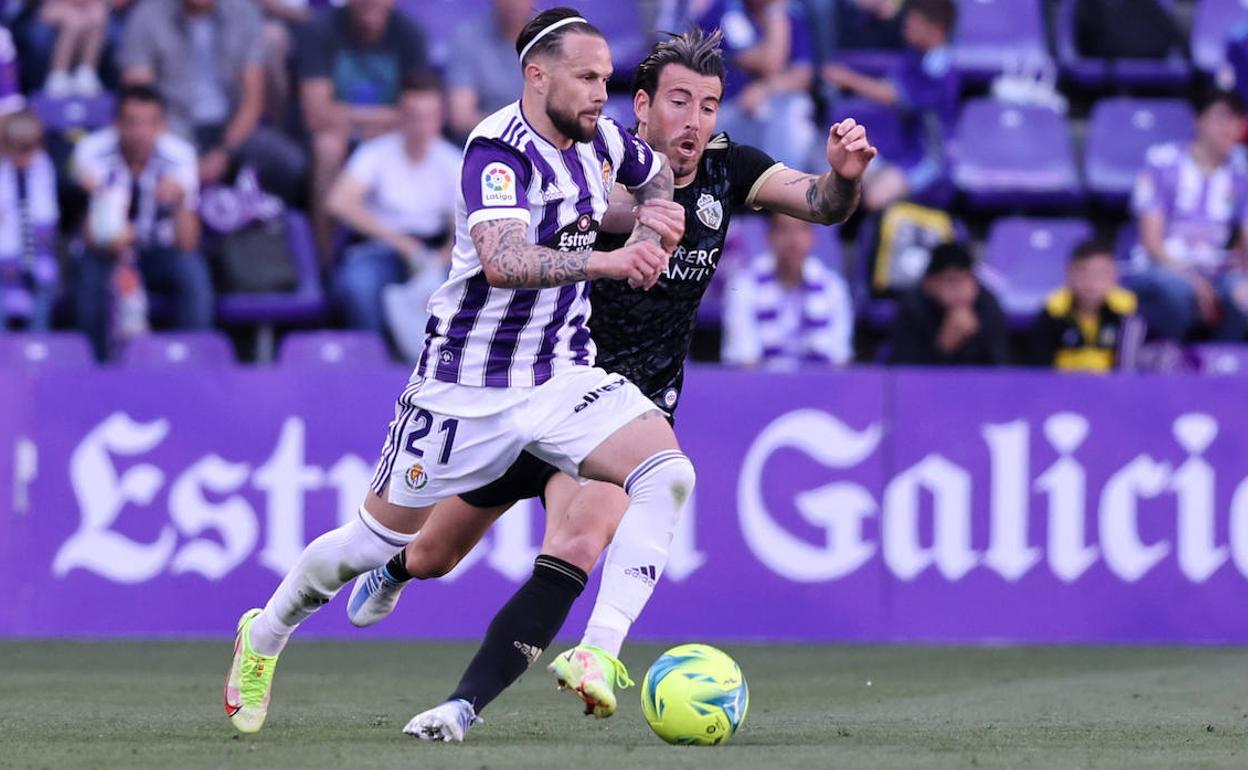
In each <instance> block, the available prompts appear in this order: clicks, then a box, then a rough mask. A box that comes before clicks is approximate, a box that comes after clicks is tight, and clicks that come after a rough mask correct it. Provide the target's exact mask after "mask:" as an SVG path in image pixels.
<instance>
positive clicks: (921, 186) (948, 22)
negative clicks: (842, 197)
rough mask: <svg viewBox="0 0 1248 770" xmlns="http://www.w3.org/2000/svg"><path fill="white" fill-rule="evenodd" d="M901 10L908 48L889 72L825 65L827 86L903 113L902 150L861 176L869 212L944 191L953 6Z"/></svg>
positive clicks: (913, 5)
mask: <svg viewBox="0 0 1248 770" xmlns="http://www.w3.org/2000/svg"><path fill="white" fill-rule="evenodd" d="M903 13H904V16H903V32H904V34H905V38H906V44H907V46H909V48H908V50H907V51H906V55H905V56H904V57H903V59H902V61H901V63H900V64H899V65H898V67H897V69H896V70H895V71H894V72H893V73H891V74H890V75H889V76H888V77H885V78H883V79H876V78H872V77H868V76H866V75H863V74H861V73H858V72H854V71H853V70H851V69H849V68H848V67H845V66H842V65H840V64H826V65H824V67H823V78H824V80H825V81H826V82H827V83H828V84H829V85H831V86H834V87H836V88H841V89H844V90H846V91H850V92H852V93H856V94H859V95H861V96H862V97H863V98H866V99H869V100H871V101H873V102H877V103H879V104H883V105H885V106H889V107H895V108H896V109H897V110H899V111H900V112H901V117H902V120H903V129H904V138H903V142H904V144H905V145H906V146H905V149H903V150H899V151H898V153H897V157H894V158H884V159H883V160H884V161H885V163H883V164H878V167H877V169H876V170H875V172H874V173H872V174H871V175H869V176H868V177H867V179H866V180H864V185H863V204H864V205H865V206H866V207H867V209H868V210H870V211H879V210H881V209H883V208H885V207H887V206H888V204H890V203H892V202H894V201H896V200H900V199H903V198H911V199H916V200H919V201H923V202H928V203H939V202H941V198H942V196H943V195H947V190H948V181H947V179H948V173H949V168H948V163H947V161H946V157H945V155H946V151H945V147H946V144H947V141H948V138H949V137H952V136H953V127H954V121H955V120H956V119H957V109H958V79H957V74H956V73H955V72H954V70H953V61H952V55H951V52H950V49H949V39H950V36H951V35H952V34H953V27H954V24H955V23H956V20H957V6H956V5H954V3H953V0H908V2H907V3H906V6H905V10H904V12H903ZM851 117H852V116H851Z"/></svg>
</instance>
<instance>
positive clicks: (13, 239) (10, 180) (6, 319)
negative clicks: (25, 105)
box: [0, 112, 60, 331]
mask: <svg viewBox="0 0 1248 770" xmlns="http://www.w3.org/2000/svg"><path fill="white" fill-rule="evenodd" d="M59 221H60V209H59V208H58V207H57V202H56V169H55V168H54V167H53V165H52V160H51V159H50V158H49V157H48V155H47V153H45V152H44V151H43V124H42V123H40V122H39V118H37V117H35V115H34V114H33V113H30V112H19V113H16V114H14V115H10V116H8V117H7V118H6V119H5V121H4V122H3V123H0V329H3V328H4V327H6V326H11V325H14V324H15V323H20V324H21V325H22V326H24V327H25V328H28V329H31V330H34V331H46V330H47V329H49V328H51V326H52V305H53V303H54V302H55V301H56V295H57V290H58V284H59V279H60V273H59V269H58V267H57V262H56V254H55V251H54V249H55V238H56V228H57V225H58V223H59Z"/></svg>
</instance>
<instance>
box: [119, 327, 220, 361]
mask: <svg viewBox="0 0 1248 770" xmlns="http://www.w3.org/2000/svg"><path fill="white" fill-rule="evenodd" d="M121 361H122V363H123V364H124V365H126V366H143V367H166V366H196V367H207V366H232V365H233V364H234V348H233V346H232V345H231V344H230V340H229V339H228V338H227V337H226V336H225V335H224V334H222V333H221V332H218V331H199V332H160V333H157V334H144V335H142V336H139V337H135V338H134V339H133V340H131V341H130V342H129V343H127V344H126V347H125V350H124V351H123V352H122V356H121Z"/></svg>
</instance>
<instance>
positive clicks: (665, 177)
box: [628, 155, 676, 243]
mask: <svg viewBox="0 0 1248 770" xmlns="http://www.w3.org/2000/svg"><path fill="white" fill-rule="evenodd" d="M659 157H660V158H662V160H661V161H660V162H661V163H662V165H661V166H659V171H658V173H656V174H655V175H654V177H653V178H652V179H651V180H650V181H649V182H646V183H645V184H644V185H642V186H641V187H639V188H637V189H636V190H635V191H634V192H633V195H634V196H635V197H636V198H637V202H638V203H645V202H646V201H648V200H653V199H656V198H661V199H663V200H668V201H670V200H671V199H672V194H673V191H674V190H675V189H676V178H675V175H674V174H673V173H672V164H670V163H668V162H667V158H666V157H664V156H663V155H659ZM662 240H663V239H662V238H661V237H660V236H659V234H658V233H657V232H656V231H655V230H654V229H652V228H650V227H646V226H645V225H643V224H642V223H641V222H638V223H637V224H635V225H633V233H632V235H630V236H629V237H628V242H629V243H636V242H637V241H651V242H652V243H661V242H662Z"/></svg>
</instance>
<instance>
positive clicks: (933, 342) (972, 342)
mask: <svg viewBox="0 0 1248 770" xmlns="http://www.w3.org/2000/svg"><path fill="white" fill-rule="evenodd" d="M889 360H890V361H891V362H892V363H894V364H909V365H970V366H1000V365H1002V364H1005V363H1006V362H1007V347H1006V326H1005V314H1004V313H1002V312H1001V305H1000V304H999V303H998V302H997V298H996V297H994V296H993V295H992V292H990V291H988V290H987V289H986V288H984V287H983V286H982V285H980V283H979V281H978V280H977V279H976V278H975V273H974V271H973V262H972V260H971V255H970V252H968V251H967V249H966V247H965V246H963V245H962V244H959V243H946V244H942V245H940V246H937V247H936V249H935V250H933V251H932V258H931V261H930V262H928V264H927V270H926V271H925V272H924V274H923V281H922V283H921V284H920V285H919V286H917V287H916V288H914V289H912V290H911V291H910V292H909V293H907V294H905V295H903V296H902V298H901V300H900V301H899V302H898V307H897V320H896V322H895V324H894V327H893V338H892V350H891V353H890V356H889Z"/></svg>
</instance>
